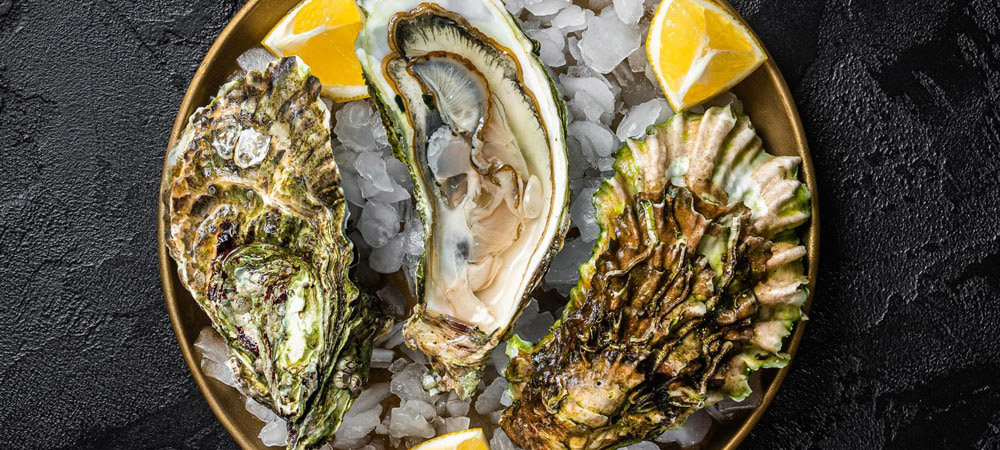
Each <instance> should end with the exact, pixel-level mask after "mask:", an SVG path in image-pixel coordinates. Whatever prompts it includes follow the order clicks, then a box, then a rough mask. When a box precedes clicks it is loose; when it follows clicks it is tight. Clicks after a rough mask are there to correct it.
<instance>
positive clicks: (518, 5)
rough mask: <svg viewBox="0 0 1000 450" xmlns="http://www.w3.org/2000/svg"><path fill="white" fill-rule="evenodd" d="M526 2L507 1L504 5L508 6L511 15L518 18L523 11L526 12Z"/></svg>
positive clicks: (522, 0) (519, 0)
mask: <svg viewBox="0 0 1000 450" xmlns="http://www.w3.org/2000/svg"><path fill="white" fill-rule="evenodd" d="M525 1H526V0H505V1H504V3H505V4H506V5H505V6H507V11H510V13H511V14H513V15H514V16H517V15H518V14H521V11H522V10H524V2H525Z"/></svg>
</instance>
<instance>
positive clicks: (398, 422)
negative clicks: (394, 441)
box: [389, 407, 434, 439]
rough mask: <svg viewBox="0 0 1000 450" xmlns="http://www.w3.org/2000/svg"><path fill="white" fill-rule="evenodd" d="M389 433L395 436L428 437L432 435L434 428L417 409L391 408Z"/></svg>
mask: <svg viewBox="0 0 1000 450" xmlns="http://www.w3.org/2000/svg"><path fill="white" fill-rule="evenodd" d="M389 435H390V436H393V437H397V438H401V437H407V436H413V437H421V438H424V439H428V438H431V437H433V436H434V428H433V427H431V425H430V424H429V423H427V419H425V418H424V416H423V415H421V414H420V413H419V412H417V411H414V410H412V409H408V408H405V407H400V408H392V411H391V412H390V418H389Z"/></svg>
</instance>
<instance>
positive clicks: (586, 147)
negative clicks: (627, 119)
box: [568, 120, 618, 165]
mask: <svg viewBox="0 0 1000 450" xmlns="http://www.w3.org/2000/svg"><path fill="white" fill-rule="evenodd" d="M568 135H569V138H570V139H574V140H576V141H577V142H578V143H579V145H580V151H581V152H582V153H583V156H584V158H586V159H587V161H589V162H590V164H591V165H597V161H598V160H599V159H600V158H601V157H606V156H610V155H612V154H613V153H614V152H615V150H616V149H617V148H618V141H617V140H616V138H615V135H614V133H612V132H611V129H610V128H608V127H607V126H605V125H604V124H602V123H599V122H591V121H582V120H578V121H576V122H573V123H571V124H569V130H568Z"/></svg>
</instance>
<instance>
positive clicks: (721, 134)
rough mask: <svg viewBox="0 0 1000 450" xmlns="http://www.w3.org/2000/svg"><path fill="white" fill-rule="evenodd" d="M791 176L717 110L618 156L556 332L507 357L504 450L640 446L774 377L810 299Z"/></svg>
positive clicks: (801, 211)
mask: <svg viewBox="0 0 1000 450" xmlns="http://www.w3.org/2000/svg"><path fill="white" fill-rule="evenodd" d="M799 163H800V160H799V158H797V157H784V156H780V157H775V156H772V155H769V154H767V153H766V152H765V151H764V150H763V149H762V147H761V141H760V138H758V137H757V135H756V134H755V132H754V130H753V128H752V126H751V124H750V121H749V119H748V118H747V117H746V116H744V115H741V114H737V113H735V112H734V111H733V110H732V108H730V107H715V108H710V109H708V110H707V111H706V112H705V113H704V114H703V115H701V114H692V113H684V114H679V115H676V116H674V117H673V118H671V119H670V120H668V121H667V122H666V123H663V124H660V125H655V126H653V127H650V128H649V130H648V131H647V135H646V136H645V139H643V140H639V141H637V140H629V141H628V142H627V145H626V146H625V147H623V148H622V149H621V150H619V152H618V155H617V157H616V162H615V170H616V173H615V175H614V177H613V178H611V179H608V180H606V181H605V182H604V183H603V184H602V185H601V187H600V188H599V189H598V191H597V192H596V193H595V195H594V205H595V206H596V221H597V223H598V224H599V225H600V227H601V232H600V235H599V237H598V240H597V243H596V244H595V246H594V252H593V255H592V257H591V259H590V260H589V261H588V262H586V263H584V264H583V265H582V266H581V268H580V275H581V277H580V280H579V282H578V284H577V286H576V287H575V288H574V289H573V291H572V293H571V299H570V303H569V304H568V305H567V308H566V310H565V312H564V314H563V316H562V318H561V319H560V320H559V322H557V324H556V325H555V326H554V327H553V329H552V330H551V331H550V333H549V335H547V336H545V337H544V338H542V340H541V341H539V342H538V343H537V344H536V345H532V344H530V343H526V342H521V341H520V340H519V339H516V338H515V339H513V340H512V341H511V344H510V345H509V347H508V354H512V356H513V357H512V359H511V363H510V365H509V366H508V367H507V369H506V371H505V376H506V377H507V378H508V380H509V381H510V382H511V391H512V394H513V398H514V402H513V404H512V405H511V407H510V408H508V409H507V410H506V411H505V412H504V413H503V416H502V418H501V426H502V427H503V428H504V429H505V430H506V431H507V434H508V435H509V436H510V437H511V439H512V440H513V441H514V442H515V443H516V444H517V445H519V446H521V447H523V448H525V449H526V450H534V449H595V450H596V449H603V448H614V447H617V446H620V445H622V444H626V443H628V442H631V441H636V440H641V439H652V438H655V437H656V436H658V435H659V434H660V433H662V432H663V431H665V430H667V429H669V428H674V427H679V426H681V425H683V424H684V421H685V420H686V419H687V417H688V416H689V415H690V414H692V413H693V412H694V411H696V410H697V409H699V408H702V407H704V406H707V405H710V404H713V403H715V402H717V401H719V400H721V399H723V398H725V397H730V398H734V399H742V398H743V397H745V396H747V395H748V394H749V393H750V387H749V385H748V384H747V377H748V375H749V373H750V372H751V371H753V370H756V369H758V368H760V367H780V366H783V365H784V364H785V363H786V360H787V357H786V355H784V354H782V353H781V346H782V340H783V338H784V337H785V336H787V335H788V334H789V332H790V330H791V328H792V326H793V325H794V323H795V322H797V321H799V320H801V319H802V311H801V306H802V304H803V303H804V302H805V300H806V298H807V296H808V293H807V289H806V284H807V282H808V279H807V278H806V277H805V276H804V275H803V271H804V269H803V264H802V259H803V257H804V256H805V254H806V251H805V248H804V247H802V246H800V245H798V237H797V236H796V235H795V232H794V228H795V227H797V226H799V225H801V224H803V223H804V222H805V221H806V220H807V219H808V218H809V210H810V194H809V191H808V189H807V188H806V187H805V186H804V185H803V184H802V183H800V182H799V181H798V179H797V178H796V175H797V174H796V167H797V166H798V164H799Z"/></svg>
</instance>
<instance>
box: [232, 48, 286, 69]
mask: <svg viewBox="0 0 1000 450" xmlns="http://www.w3.org/2000/svg"><path fill="white" fill-rule="evenodd" d="M275 59H277V58H275V56H274V54H273V53H271V52H269V51H268V50H267V49H266V48H264V47H254V48H251V49H250V50H247V51H245V52H243V54H242V55H240V56H237V57H236V64H238V65H239V66H240V69H243V70H245V71H247V72H249V71H251V70H264V69H266V68H267V65H268V64H271V62H272V61H274V60H275Z"/></svg>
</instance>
